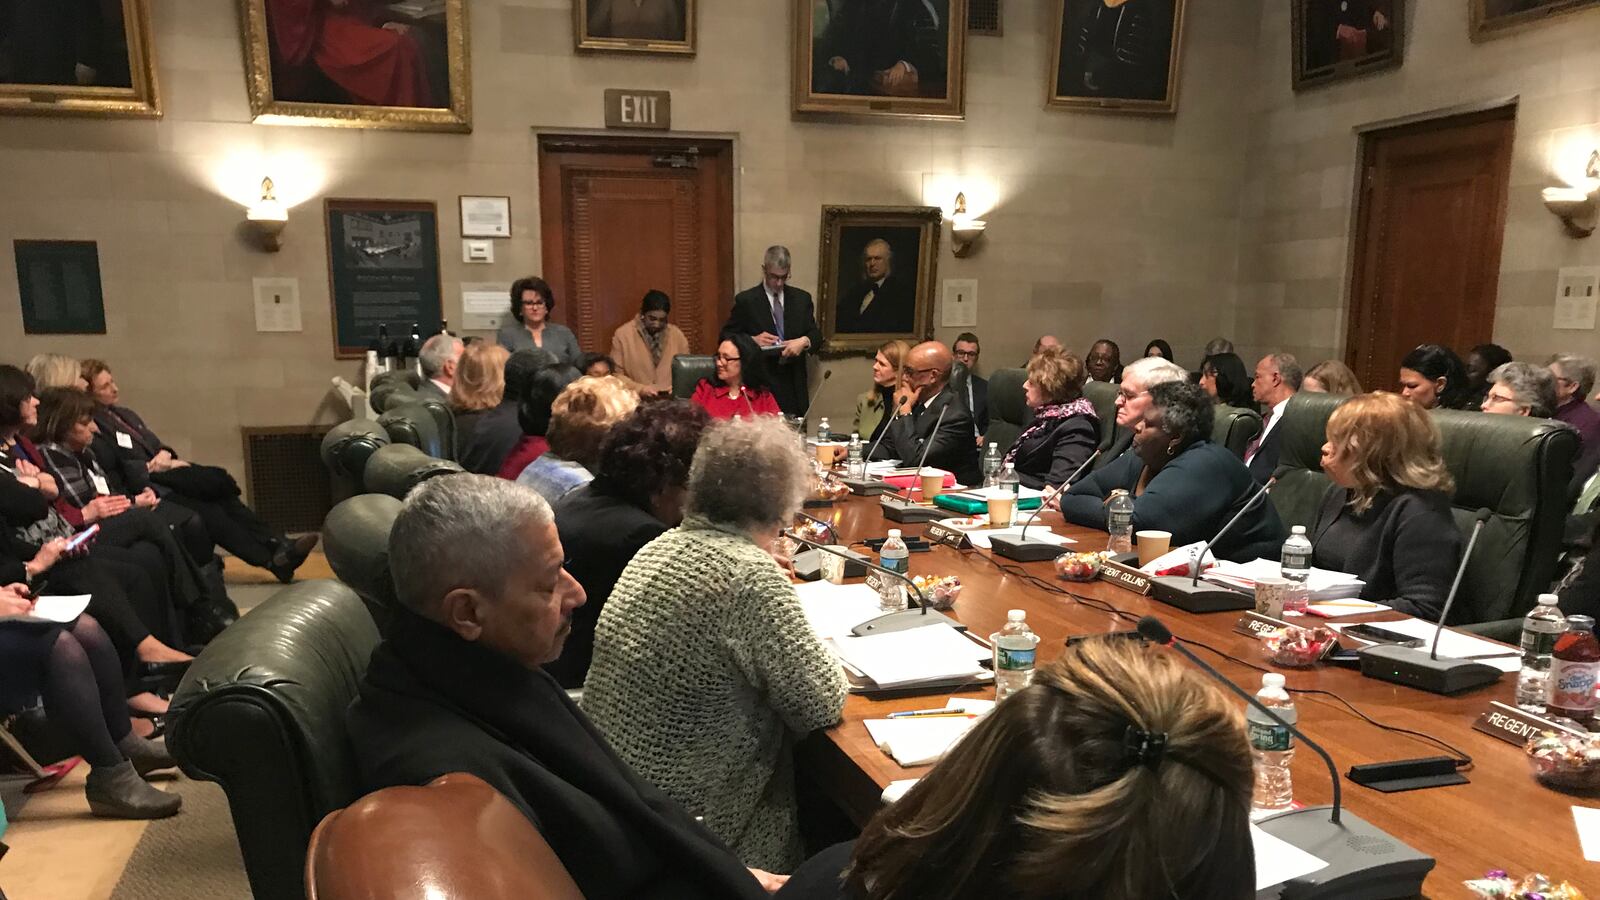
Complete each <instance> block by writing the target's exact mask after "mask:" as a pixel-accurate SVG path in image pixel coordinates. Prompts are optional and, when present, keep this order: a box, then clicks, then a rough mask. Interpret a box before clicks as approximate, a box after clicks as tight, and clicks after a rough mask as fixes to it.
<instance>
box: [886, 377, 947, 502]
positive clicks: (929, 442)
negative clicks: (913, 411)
mask: <svg viewBox="0 0 1600 900" xmlns="http://www.w3.org/2000/svg"><path fill="white" fill-rule="evenodd" d="M949 411H950V404H949V403H946V404H945V405H944V406H942V407H940V409H939V417H938V418H937V419H935V420H934V422H933V430H932V431H930V432H928V437H927V439H926V440H925V441H924V442H923V444H922V458H921V459H919V460H917V467H916V468H915V469H914V470H912V471H913V473H914V474H913V475H912V477H911V482H910V483H909V484H907V485H906V489H905V496H903V497H902V496H898V494H897V495H896V496H893V497H891V496H888V495H885V496H884V497H883V498H882V499H880V500H879V504H880V509H881V510H882V511H883V515H884V516H885V517H886V518H888V519H890V520H892V521H895V522H908V523H912V524H915V523H918V522H931V521H933V520H934V519H938V518H942V517H943V516H944V513H943V512H942V511H940V510H938V509H936V508H934V507H933V506H931V505H927V506H924V505H922V504H918V503H913V502H912V501H911V489H912V487H913V486H915V485H916V483H917V480H918V479H919V478H920V477H921V476H922V467H923V466H924V465H926V464H927V462H928V453H929V452H930V451H932V450H933V442H934V440H936V439H937V438H938V435H939V426H941V425H943V424H944V414H945V413H947V412H949ZM924 499H926V498H924Z"/></svg>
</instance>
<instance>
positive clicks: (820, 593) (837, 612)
mask: <svg viewBox="0 0 1600 900" xmlns="http://www.w3.org/2000/svg"><path fill="white" fill-rule="evenodd" d="M794 592H795V593H796V594H798V595H799V597H800V608H801V609H802V610H804V611H805V614H806V621H807V622H810V623H811V628H812V630H813V631H815V632H816V633H817V637H820V638H846V637H850V629H852V628H854V627H856V626H857V625H860V624H861V623H862V622H865V621H867V620H868V619H875V618H877V617H878V616H881V615H883V611H882V610H881V609H880V608H879V605H878V592H877V591H875V590H873V589H872V588H870V587H867V586H866V585H864V584H833V583H832V582H828V581H813V582H810V583H808V584H797V585H795V587H794Z"/></svg>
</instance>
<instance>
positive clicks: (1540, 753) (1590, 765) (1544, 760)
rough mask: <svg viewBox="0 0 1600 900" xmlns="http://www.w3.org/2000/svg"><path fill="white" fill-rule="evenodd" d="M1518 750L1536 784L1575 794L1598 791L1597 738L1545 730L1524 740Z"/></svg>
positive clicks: (1599, 749) (1599, 746) (1599, 761)
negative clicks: (1526, 758) (1531, 772)
mask: <svg viewBox="0 0 1600 900" xmlns="http://www.w3.org/2000/svg"><path fill="white" fill-rule="evenodd" d="M1522 751H1523V752H1524V753H1526V754H1527V755H1528V768H1529V769H1531V770H1532V771H1533V777H1534V780H1536V781H1538V782H1539V783H1540V784H1543V785H1548V786H1549V787H1556V788H1566V789H1569V790H1579V791H1590V790H1594V789H1596V788H1600V735H1578V734H1571V733H1568V732H1560V731H1546V732H1544V733H1542V734H1537V735H1534V736H1533V737H1531V738H1528V743H1527V744H1525V745H1524V746H1523V748H1522Z"/></svg>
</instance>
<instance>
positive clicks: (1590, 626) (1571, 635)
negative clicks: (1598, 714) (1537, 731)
mask: <svg viewBox="0 0 1600 900" xmlns="http://www.w3.org/2000/svg"><path fill="white" fill-rule="evenodd" d="M1597 679H1600V640H1596V639H1595V636H1594V617H1593V616H1568V617H1567V633H1566V634H1563V635H1562V636H1561V637H1559V638H1557V639H1556V648H1555V651H1554V652H1553V653H1552V654H1551V658H1550V681H1549V686H1548V687H1547V688H1546V691H1547V693H1546V698H1547V699H1546V701H1545V712H1546V713H1547V714H1549V715H1551V716H1563V717H1565V718H1568V719H1571V720H1573V721H1574V722H1577V723H1578V724H1580V725H1584V726H1588V724H1589V722H1590V720H1591V719H1593V718H1594V713H1595V687H1596V681H1597Z"/></svg>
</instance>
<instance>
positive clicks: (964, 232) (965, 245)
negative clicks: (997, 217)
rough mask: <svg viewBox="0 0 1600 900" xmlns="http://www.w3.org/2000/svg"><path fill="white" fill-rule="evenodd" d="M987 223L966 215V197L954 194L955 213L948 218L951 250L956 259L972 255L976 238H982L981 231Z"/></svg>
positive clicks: (961, 194) (976, 241)
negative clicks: (951, 241) (952, 241)
mask: <svg viewBox="0 0 1600 900" xmlns="http://www.w3.org/2000/svg"><path fill="white" fill-rule="evenodd" d="M987 227H989V223H987V222H985V221H983V220H982V219H974V218H973V217H972V216H970V215H968V214H967V195H966V194H965V193H964V192H963V193H958V194H956V209H955V213H954V214H953V215H951V216H950V237H951V238H952V239H953V240H954V243H955V246H954V247H953V248H952V250H953V252H954V253H955V255H956V257H957V258H965V257H967V256H968V255H970V254H971V253H972V250H973V248H974V247H975V246H976V245H977V243H978V238H981V237H983V230H984V229H985V228H987Z"/></svg>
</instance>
